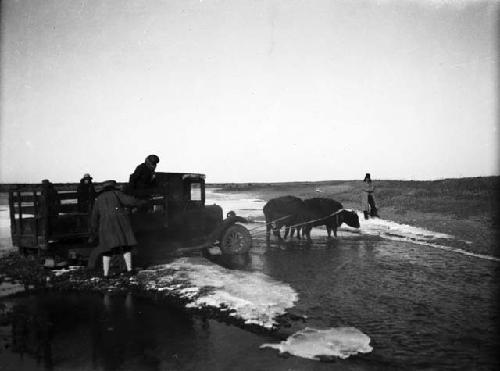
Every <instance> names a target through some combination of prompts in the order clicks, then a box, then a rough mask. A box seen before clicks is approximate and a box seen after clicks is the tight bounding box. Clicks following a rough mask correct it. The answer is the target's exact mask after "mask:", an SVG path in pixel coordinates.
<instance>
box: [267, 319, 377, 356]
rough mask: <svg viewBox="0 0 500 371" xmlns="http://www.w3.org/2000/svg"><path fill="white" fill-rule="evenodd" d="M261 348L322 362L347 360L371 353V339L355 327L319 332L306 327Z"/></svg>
mask: <svg viewBox="0 0 500 371" xmlns="http://www.w3.org/2000/svg"><path fill="white" fill-rule="evenodd" d="M260 347H261V348H273V349H278V350H279V351H280V353H284V352H287V353H290V354H292V355H295V356H298V357H302V358H308V359H314V360H321V359H323V358H329V357H339V358H342V359H345V358H347V357H349V356H351V355H355V354H358V353H369V352H371V351H372V350H373V348H372V347H371V346H370V337H369V336H368V335H365V334H364V333H362V332H361V331H359V330H358V329H356V328H354V327H337V328H330V329H326V330H319V329H314V328H310V327H306V328H305V329H303V330H300V331H298V332H296V333H295V334H293V335H291V336H290V337H289V338H288V339H287V340H285V341H282V342H281V343H279V344H262V345H261V346H260Z"/></svg>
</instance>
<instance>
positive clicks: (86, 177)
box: [83, 173, 92, 179]
mask: <svg viewBox="0 0 500 371" xmlns="http://www.w3.org/2000/svg"><path fill="white" fill-rule="evenodd" d="M83 179H92V177H91V176H90V174H89V173H85V174H83Z"/></svg>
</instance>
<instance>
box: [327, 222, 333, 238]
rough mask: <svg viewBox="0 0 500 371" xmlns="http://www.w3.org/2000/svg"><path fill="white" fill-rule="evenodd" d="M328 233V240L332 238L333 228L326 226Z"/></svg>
mask: <svg viewBox="0 0 500 371" xmlns="http://www.w3.org/2000/svg"><path fill="white" fill-rule="evenodd" d="M326 233H327V234H328V239H330V238H332V227H330V226H329V225H327V226H326Z"/></svg>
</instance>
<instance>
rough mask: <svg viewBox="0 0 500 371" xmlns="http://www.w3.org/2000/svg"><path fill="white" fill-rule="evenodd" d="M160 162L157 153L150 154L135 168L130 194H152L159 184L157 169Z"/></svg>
mask: <svg viewBox="0 0 500 371" xmlns="http://www.w3.org/2000/svg"><path fill="white" fill-rule="evenodd" d="M159 162H160V158H159V157H158V156H157V155H149V156H148V157H146V159H145V160H144V162H143V163H142V164H140V165H139V166H137V167H136V168H135V171H134V173H133V174H131V175H130V179H129V184H128V189H127V190H128V192H129V193H130V194H132V195H134V196H137V197H140V198H144V197H147V196H149V195H151V191H152V190H153V189H154V188H156V187H157V186H158V181H157V179H156V175H155V169H156V165H157V164H158V163H159Z"/></svg>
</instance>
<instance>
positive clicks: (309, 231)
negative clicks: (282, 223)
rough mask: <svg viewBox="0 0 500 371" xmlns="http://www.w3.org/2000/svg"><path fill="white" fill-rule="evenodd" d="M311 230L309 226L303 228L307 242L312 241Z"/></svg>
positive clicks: (303, 234) (303, 235)
mask: <svg viewBox="0 0 500 371" xmlns="http://www.w3.org/2000/svg"><path fill="white" fill-rule="evenodd" d="M311 229H312V227H310V226H308V225H305V226H303V227H302V237H305V238H306V239H307V241H311Z"/></svg>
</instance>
